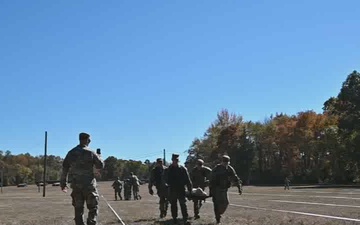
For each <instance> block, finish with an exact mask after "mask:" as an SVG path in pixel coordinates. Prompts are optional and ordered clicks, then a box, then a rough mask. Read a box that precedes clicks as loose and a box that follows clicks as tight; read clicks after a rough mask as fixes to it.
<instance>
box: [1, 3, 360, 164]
mask: <svg viewBox="0 0 360 225" xmlns="http://www.w3.org/2000/svg"><path fill="white" fill-rule="evenodd" d="M359 8H360V1H358V0H352V1H351V0H349V1H344V2H341V1H335V0H327V1H325V0H318V1H310V0H303V1H289V0H282V1H276V0H275V1H249V0H245V1H240V0H239V1H227V0H225V1H219V0H217V1H210V0H207V1H185V0H183V1H175V0H174V1H165V0H163V1H130V0H129V1H125V0H124V1H120V0H112V1H110V0H109V1H89V0H86V1H85V0H83V1H80V0H79V1H70V0H68V1H49V0H43V1H28V0H24V1H2V2H1V3H0V28H1V29H0V103H1V108H0V118H1V119H0V129H1V130H0V149H2V150H11V151H12V152H13V153H15V154H18V153H25V152H29V153H31V154H33V155H39V154H42V153H43V146H44V144H43V142H44V131H45V130H46V131H48V135H49V140H48V141H49V142H48V148H49V149H48V151H49V154H55V155H60V156H62V157H64V156H65V154H66V152H67V151H68V150H69V149H70V148H72V147H73V146H75V145H76V144H77V143H78V140H77V138H78V133H79V132H82V131H85V132H89V133H90V134H91V135H92V140H93V141H92V143H91V147H92V148H94V149H96V148H98V147H100V148H101V149H102V151H103V155H104V157H107V156H109V155H114V156H116V157H118V158H125V159H128V158H132V159H139V160H142V161H143V160H145V159H146V158H150V159H155V158H156V157H160V156H161V154H162V149H164V148H165V149H167V150H168V155H167V157H170V155H171V153H172V152H179V153H181V152H183V151H185V150H186V149H188V147H189V145H190V144H191V142H192V140H193V139H194V138H195V137H200V136H202V135H203V133H204V131H205V130H206V128H207V127H208V126H209V125H210V123H211V122H212V121H214V119H215V118H216V113H217V112H218V111H220V110H221V109H222V108H227V109H229V110H230V111H231V112H235V113H238V114H242V115H243V116H244V118H245V120H253V121H263V120H264V118H265V117H267V116H269V115H270V114H271V113H276V112H284V113H288V114H294V113H296V112H298V111H301V110H309V109H313V110H315V111H317V112H321V111H322V110H321V108H322V105H323V102H324V101H325V100H327V99H328V98H329V97H330V96H335V95H337V93H338V92H339V90H340V87H341V83H342V82H343V81H344V80H345V78H346V76H347V75H348V74H349V73H351V72H352V71H353V70H355V69H357V70H359V59H360V29H359V25H360V17H359V12H358V9H359ZM184 157H185V155H182V161H184V160H185V158H184Z"/></svg>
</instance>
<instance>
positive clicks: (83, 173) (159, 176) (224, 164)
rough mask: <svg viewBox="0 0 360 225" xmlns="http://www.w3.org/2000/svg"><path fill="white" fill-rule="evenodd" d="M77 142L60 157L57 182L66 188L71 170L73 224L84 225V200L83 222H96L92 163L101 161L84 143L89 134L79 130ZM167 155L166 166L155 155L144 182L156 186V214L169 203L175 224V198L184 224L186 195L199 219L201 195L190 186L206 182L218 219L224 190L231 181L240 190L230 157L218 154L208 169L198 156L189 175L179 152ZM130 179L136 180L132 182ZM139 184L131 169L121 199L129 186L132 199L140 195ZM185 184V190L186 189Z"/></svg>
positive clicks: (226, 202) (118, 186) (99, 164)
mask: <svg viewBox="0 0 360 225" xmlns="http://www.w3.org/2000/svg"><path fill="white" fill-rule="evenodd" d="M79 142H80V143H79V144H78V145H77V146H76V147H74V148H73V149H71V150H70V151H69V152H68V153H67V155H66V157H65V159H64V161H63V168H62V175H61V182H60V186H61V190H62V191H63V192H67V188H68V186H67V177H68V174H69V172H70V171H71V177H72V182H71V188H72V193H71V198H72V205H73V207H74V211H75V218H74V220H75V224H76V225H85V223H84V218H83V216H84V204H85V202H86V206H87V208H88V211H89V212H88V217H87V221H86V224H87V225H96V224H97V216H98V206H99V196H100V195H99V193H98V190H97V184H96V179H95V174H94V167H95V168H96V169H103V168H104V161H103V160H102V159H101V156H100V152H97V153H95V152H93V151H91V149H90V148H89V147H88V146H89V144H90V142H91V140H90V135H89V134H87V133H80V134H79ZM171 159H172V163H171V165H169V166H168V167H165V165H163V161H162V160H161V159H157V165H156V167H155V168H154V169H153V170H152V172H151V179H150V182H149V186H148V188H149V193H150V194H151V195H153V194H154V192H153V189H152V187H153V186H155V187H156V190H157V195H158V196H159V198H160V202H159V203H160V208H159V209H160V217H161V218H164V217H165V216H166V214H167V209H168V204H169V203H170V205H171V216H172V218H173V221H174V223H175V224H176V223H177V217H178V214H177V213H178V208H177V202H179V203H180V208H181V213H182V217H183V220H184V223H185V224H186V225H188V224H190V223H189V221H188V219H189V216H188V210H187V207H186V198H188V199H191V200H192V201H193V202H194V214H195V216H194V218H195V219H199V218H200V216H199V213H200V208H201V206H202V201H204V200H205V198H204V197H201V198H198V196H195V195H192V194H193V188H198V189H197V190H199V189H201V190H205V188H206V187H207V186H208V187H209V195H208V196H206V197H212V200H213V203H214V213H215V219H216V222H217V223H220V219H221V215H222V214H224V212H225V211H226V209H227V207H228V205H229V200H228V196H227V191H228V188H229V187H230V186H231V185H232V183H233V184H236V186H237V187H238V190H239V193H240V194H241V181H240V179H239V177H238V176H237V174H236V172H235V170H234V168H233V167H231V166H230V157H229V156H227V155H224V156H222V159H221V163H219V164H218V165H216V166H215V168H213V169H212V170H211V169H210V168H208V167H205V166H204V165H203V164H204V161H202V160H201V159H198V160H197V166H196V167H195V168H194V169H192V170H191V172H190V175H189V173H188V170H187V169H186V167H183V166H181V165H179V155H177V154H173V155H172V158H171ZM134 180H136V181H135V182H134ZM130 184H131V185H130ZM134 184H135V185H134ZM139 185H140V183H139V180H138V179H137V177H136V176H135V175H134V174H132V173H131V175H130V178H128V179H126V181H125V183H124V197H125V199H130V197H131V187H132V190H133V194H134V199H140V198H141V196H140V195H139ZM113 187H114V189H115V199H117V196H119V197H120V199H122V197H121V189H122V185H121V181H119V180H117V181H115V182H114V184H113ZM185 187H186V188H187V191H188V192H186V190H185Z"/></svg>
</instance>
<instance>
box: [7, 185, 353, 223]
mask: <svg viewBox="0 0 360 225" xmlns="http://www.w3.org/2000/svg"><path fill="white" fill-rule="evenodd" d="M98 185H99V186H98V189H99V192H100V194H101V195H103V196H104V198H105V199H106V200H107V201H108V203H109V204H110V205H111V206H112V207H113V209H114V210H115V211H116V212H117V214H118V215H119V216H120V217H121V218H122V220H123V221H124V223H125V224H126V225H170V224H172V221H171V215H170V210H169V211H168V215H167V217H166V218H164V219H159V217H158V215H159V210H158V198H157V196H151V195H149V194H148V193H147V186H146V184H145V185H142V186H141V191H140V194H141V196H142V199H141V200H138V201H134V200H132V201H114V193H113V189H112V188H111V182H100V183H99V184H98ZM154 190H155V189H154ZM104 198H100V213H99V218H98V219H99V224H100V225H108V224H120V223H119V221H118V220H117V219H116V217H115V215H114V214H113V212H112V211H111V210H110V208H109V207H108V206H107V204H106V202H105V200H104ZM229 199H230V203H231V204H230V206H229V207H228V209H227V211H226V212H225V214H224V215H223V219H222V224H228V225H240V224H251V225H285V224H289V225H290V224H301V225H310V224H313V225H324V224H360V189H346V188H342V189H313V188H312V189H291V190H288V191H285V190H284V189H283V188H282V187H252V186H245V187H244V193H243V195H238V194H237V193H236V189H231V190H229ZM188 210H189V215H190V216H191V217H192V216H193V205H192V202H188ZM86 213H87V212H86ZM73 216H74V211H73V208H72V206H71V197H70V192H69V193H66V194H65V193H63V192H61V191H60V188H59V187H53V186H50V185H49V186H47V187H46V197H45V198H44V197H42V189H41V192H40V193H39V192H38V188H37V187H36V186H28V187H23V188H17V187H4V188H3V193H2V194H1V193H0V224H1V225H3V224H4V225H65V224H74V221H73ZM200 216H201V218H200V219H198V220H193V219H192V218H191V223H192V224H194V225H210V224H214V222H215V218H214V214H213V205H212V202H211V199H208V200H207V202H206V203H205V204H204V205H203V207H202V208H201V214H200ZM85 218H86V217H85ZM179 218H181V213H180V209H179Z"/></svg>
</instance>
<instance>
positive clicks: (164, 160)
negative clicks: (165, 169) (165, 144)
mask: <svg viewBox="0 0 360 225" xmlns="http://www.w3.org/2000/svg"><path fill="white" fill-rule="evenodd" d="M165 155H166V154H165V149H164V165H166V160H165Z"/></svg>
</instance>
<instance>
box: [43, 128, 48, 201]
mask: <svg viewBox="0 0 360 225" xmlns="http://www.w3.org/2000/svg"><path fill="white" fill-rule="evenodd" d="M44 151H45V152H44V177H43V184H44V186H43V197H45V189H46V157H47V131H45V150H44Z"/></svg>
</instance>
